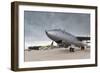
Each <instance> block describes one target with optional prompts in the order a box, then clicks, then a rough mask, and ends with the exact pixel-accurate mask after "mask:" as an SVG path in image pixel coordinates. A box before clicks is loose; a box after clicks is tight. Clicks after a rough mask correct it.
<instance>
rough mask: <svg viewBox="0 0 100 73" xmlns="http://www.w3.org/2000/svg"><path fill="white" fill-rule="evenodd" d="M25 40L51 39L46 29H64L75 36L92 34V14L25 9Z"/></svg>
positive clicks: (29, 41) (28, 41)
mask: <svg viewBox="0 0 100 73" xmlns="http://www.w3.org/2000/svg"><path fill="white" fill-rule="evenodd" d="M24 28H25V29H24V34H25V42H26V43H31V42H39V41H50V39H49V38H48V37H47V35H46V34H45V30H51V29H62V30H65V31H66V32H68V33H71V34H73V35H75V36H88V35H90V14H84V13H61V12H43V11H42V12H41V11H24Z"/></svg>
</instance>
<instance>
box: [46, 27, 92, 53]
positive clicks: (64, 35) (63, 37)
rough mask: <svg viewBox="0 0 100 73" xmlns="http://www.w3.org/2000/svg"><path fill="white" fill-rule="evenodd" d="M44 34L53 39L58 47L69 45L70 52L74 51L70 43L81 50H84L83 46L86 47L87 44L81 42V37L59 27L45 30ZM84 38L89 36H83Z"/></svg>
mask: <svg viewBox="0 0 100 73" xmlns="http://www.w3.org/2000/svg"><path fill="white" fill-rule="evenodd" d="M45 32H46V35H47V36H48V37H49V38H50V39H51V40H53V41H55V42H56V43H57V44H58V46H59V47H65V48H67V47H69V46H70V48H69V49H70V52H74V49H75V48H73V47H72V45H74V46H77V47H80V48H81V50H84V49H85V47H88V45H87V44H85V43H83V42H82V38H79V37H78V38H79V39H78V38H77V37H75V36H74V35H72V34H70V33H68V32H66V31H64V30H61V29H52V30H46V31H45ZM83 39H86V40H90V38H88V37H87V38H83Z"/></svg>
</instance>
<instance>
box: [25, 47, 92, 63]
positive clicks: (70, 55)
mask: <svg viewBox="0 0 100 73" xmlns="http://www.w3.org/2000/svg"><path fill="white" fill-rule="evenodd" d="M24 54H25V58H24V60H25V62H29V61H50V60H71V59H89V58H90V49H89V48H87V49H85V50H80V49H75V52H69V49H68V48H54V49H47V50H30V51H29V50H25V53H24Z"/></svg>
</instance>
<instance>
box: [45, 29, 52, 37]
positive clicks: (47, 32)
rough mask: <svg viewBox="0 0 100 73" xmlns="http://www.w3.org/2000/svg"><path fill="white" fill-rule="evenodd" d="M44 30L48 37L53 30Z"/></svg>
mask: <svg viewBox="0 0 100 73" xmlns="http://www.w3.org/2000/svg"><path fill="white" fill-rule="evenodd" d="M45 32H46V34H47V36H48V37H50V36H52V35H53V32H52V31H49V30H48V31H47V30H46V31H45Z"/></svg>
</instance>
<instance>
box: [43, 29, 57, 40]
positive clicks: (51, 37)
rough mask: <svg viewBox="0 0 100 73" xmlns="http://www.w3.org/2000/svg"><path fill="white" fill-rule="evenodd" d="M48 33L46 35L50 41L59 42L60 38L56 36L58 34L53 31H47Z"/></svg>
mask: <svg viewBox="0 0 100 73" xmlns="http://www.w3.org/2000/svg"><path fill="white" fill-rule="evenodd" d="M45 32H46V35H47V36H48V37H49V38H50V39H52V40H54V41H57V40H59V38H58V36H57V35H56V32H55V31H53V30H48V31H47V30H46V31H45Z"/></svg>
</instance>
